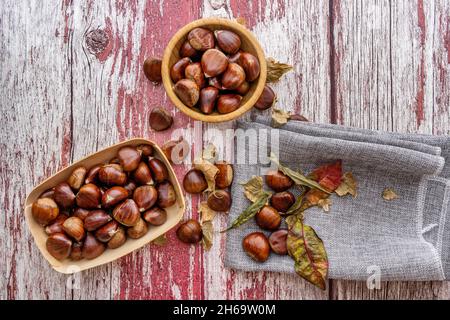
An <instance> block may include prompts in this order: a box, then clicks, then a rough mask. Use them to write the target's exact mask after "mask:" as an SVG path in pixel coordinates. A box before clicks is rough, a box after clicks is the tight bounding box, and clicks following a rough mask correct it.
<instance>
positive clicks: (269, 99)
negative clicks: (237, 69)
mask: <svg viewBox="0 0 450 320" xmlns="http://www.w3.org/2000/svg"><path fill="white" fill-rule="evenodd" d="M275 100H276V95H275V92H273V90H272V88H271V87H269V86H268V85H265V86H264V90H263V92H262V94H261V96H260V97H259V99H258V101H256V104H255V105H254V107H255V108H256V109H258V110H266V109H269V108H270V107H272V106H273V104H274V103H275Z"/></svg>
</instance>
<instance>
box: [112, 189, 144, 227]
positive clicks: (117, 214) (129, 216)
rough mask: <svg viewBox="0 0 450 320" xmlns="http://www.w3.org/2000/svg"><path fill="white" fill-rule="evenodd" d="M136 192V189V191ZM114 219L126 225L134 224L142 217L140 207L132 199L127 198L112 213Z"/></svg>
mask: <svg viewBox="0 0 450 320" xmlns="http://www.w3.org/2000/svg"><path fill="white" fill-rule="evenodd" d="M135 192H136V191H135ZM112 215H113V217H114V219H116V220H117V221H118V222H119V223H121V224H123V225H124V226H127V227H131V226H134V225H135V224H136V223H137V222H138V221H139V219H140V217H141V215H140V213H139V208H138V206H137V204H136V202H134V200H132V199H127V200H125V201H124V202H122V203H121V204H119V205H117V206H116V207H115V208H114V210H113V213H112Z"/></svg>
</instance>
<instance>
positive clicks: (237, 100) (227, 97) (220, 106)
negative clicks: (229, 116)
mask: <svg viewBox="0 0 450 320" xmlns="http://www.w3.org/2000/svg"><path fill="white" fill-rule="evenodd" d="M241 100H242V96H240V95H238V94H234V93H229V94H223V95H221V96H219V99H217V111H218V112H219V113H221V114H225V113H230V112H233V111H235V110H236V109H238V108H239V106H240V104H241Z"/></svg>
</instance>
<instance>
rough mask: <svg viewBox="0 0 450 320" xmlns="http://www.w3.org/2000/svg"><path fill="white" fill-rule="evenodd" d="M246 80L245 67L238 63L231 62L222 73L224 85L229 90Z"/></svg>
mask: <svg viewBox="0 0 450 320" xmlns="http://www.w3.org/2000/svg"><path fill="white" fill-rule="evenodd" d="M244 81H245V72H244V69H242V67H241V66H240V65H238V64H237V63H229V64H228V67H227V69H226V70H225V72H224V73H223V74H222V86H223V87H224V88H225V89H228V90H234V89H236V88H237V87H239V86H240V85H241V84H242V83H243V82H244Z"/></svg>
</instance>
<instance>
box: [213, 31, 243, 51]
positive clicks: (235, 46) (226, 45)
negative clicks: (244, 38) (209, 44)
mask: <svg viewBox="0 0 450 320" xmlns="http://www.w3.org/2000/svg"><path fill="white" fill-rule="evenodd" d="M214 34H215V36H216V39H217V44H218V46H219V48H220V49H221V50H222V51H223V52H225V53H228V54H234V53H236V52H237V51H238V50H239V48H240V47H241V38H239V36H238V35H237V34H236V33H234V32H231V31H229V30H217V31H215V32H214Z"/></svg>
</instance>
